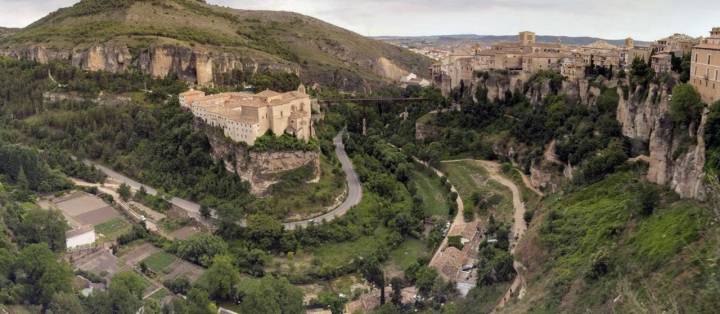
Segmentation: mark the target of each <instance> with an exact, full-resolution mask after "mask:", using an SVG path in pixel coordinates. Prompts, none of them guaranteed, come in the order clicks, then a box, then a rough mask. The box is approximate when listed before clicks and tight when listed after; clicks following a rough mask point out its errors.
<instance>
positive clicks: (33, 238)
mask: <svg viewBox="0 0 720 314" xmlns="http://www.w3.org/2000/svg"><path fill="white" fill-rule="evenodd" d="M68 229H69V228H68V224H67V222H66V221H65V217H64V216H63V214H62V213H61V212H60V211H57V210H43V209H40V208H33V209H31V210H29V211H28V212H27V213H26V214H25V217H24V218H23V220H22V223H21V224H20V226H19V228H18V229H17V232H16V236H17V237H18V242H19V243H20V244H21V245H27V244H31V243H47V244H48V246H49V247H50V249H51V250H53V251H55V252H61V251H65V245H66V241H65V232H66V231H67V230H68Z"/></svg>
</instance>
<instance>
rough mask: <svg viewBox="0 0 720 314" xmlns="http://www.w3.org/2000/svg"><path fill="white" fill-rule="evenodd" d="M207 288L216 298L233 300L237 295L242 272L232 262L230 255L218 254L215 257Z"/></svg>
mask: <svg viewBox="0 0 720 314" xmlns="http://www.w3.org/2000/svg"><path fill="white" fill-rule="evenodd" d="M207 278H208V280H207V282H208V284H207V285H208V286H207V290H208V293H209V294H210V297H211V298H213V299H214V300H223V301H232V300H234V299H235V298H236V296H237V285H238V284H239V283H240V273H238V271H237V269H235V266H233V264H232V259H231V258H230V256H226V255H218V256H215V258H213V263H212V266H210V269H208V273H207Z"/></svg>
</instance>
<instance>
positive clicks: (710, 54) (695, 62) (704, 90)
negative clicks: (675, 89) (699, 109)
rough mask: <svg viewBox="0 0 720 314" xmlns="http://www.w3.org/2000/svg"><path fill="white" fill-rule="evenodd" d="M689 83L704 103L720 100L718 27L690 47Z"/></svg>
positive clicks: (719, 39) (719, 30)
mask: <svg viewBox="0 0 720 314" xmlns="http://www.w3.org/2000/svg"><path fill="white" fill-rule="evenodd" d="M690 84H692V85H693V86H695V88H696V89H697V90H698V92H700V95H701V96H702V100H703V101H704V102H705V103H708V104H713V103H715V102H716V101H719V100H720V27H715V28H713V29H712V31H711V32H710V37H708V38H706V39H705V40H704V41H703V42H702V43H700V44H699V45H697V46H695V47H694V48H693V49H692V56H691V65H690Z"/></svg>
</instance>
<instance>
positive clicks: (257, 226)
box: [247, 214, 284, 250]
mask: <svg viewBox="0 0 720 314" xmlns="http://www.w3.org/2000/svg"><path fill="white" fill-rule="evenodd" d="M283 230H284V227H283V225H282V223H280V221H278V220H277V219H275V218H273V217H272V216H270V215H266V214H254V215H250V216H249V217H248V219H247V234H248V236H249V237H250V239H251V240H252V241H253V243H254V244H255V245H256V246H257V247H258V248H261V249H265V250H270V249H273V248H276V246H277V242H278V241H279V240H280V238H281V237H282V235H283Z"/></svg>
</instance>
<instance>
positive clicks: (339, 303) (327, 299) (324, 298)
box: [317, 291, 346, 314]
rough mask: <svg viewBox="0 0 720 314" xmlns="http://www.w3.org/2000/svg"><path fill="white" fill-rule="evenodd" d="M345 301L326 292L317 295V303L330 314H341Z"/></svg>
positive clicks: (332, 293)
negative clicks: (330, 313)
mask: <svg viewBox="0 0 720 314" xmlns="http://www.w3.org/2000/svg"><path fill="white" fill-rule="evenodd" d="M345 301H346V300H345V299H344V298H341V297H340V296H338V295H337V294H336V293H334V292H331V291H328V292H322V293H320V295H318V300H317V302H318V303H319V304H321V305H323V306H324V307H325V308H326V309H329V310H330V312H332V314H343V312H344V310H345Z"/></svg>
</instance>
